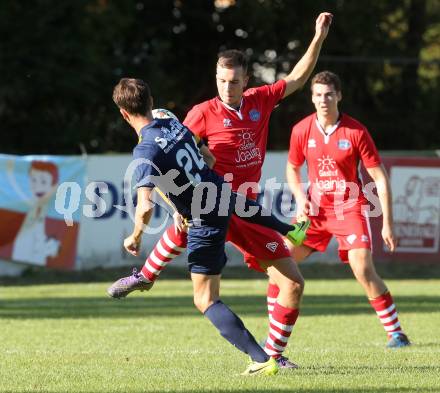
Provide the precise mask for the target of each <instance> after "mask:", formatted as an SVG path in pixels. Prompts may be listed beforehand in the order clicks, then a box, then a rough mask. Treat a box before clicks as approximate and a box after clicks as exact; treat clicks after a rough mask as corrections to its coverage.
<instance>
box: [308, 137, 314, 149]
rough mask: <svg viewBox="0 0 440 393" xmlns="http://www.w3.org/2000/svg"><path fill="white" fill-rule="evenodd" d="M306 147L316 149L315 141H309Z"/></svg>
mask: <svg viewBox="0 0 440 393" xmlns="http://www.w3.org/2000/svg"><path fill="white" fill-rule="evenodd" d="M307 146H308V148H309V149H310V148H313V147H316V141H315V140H314V139H309V140H308V142H307Z"/></svg>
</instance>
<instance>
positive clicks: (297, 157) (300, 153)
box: [287, 124, 306, 166]
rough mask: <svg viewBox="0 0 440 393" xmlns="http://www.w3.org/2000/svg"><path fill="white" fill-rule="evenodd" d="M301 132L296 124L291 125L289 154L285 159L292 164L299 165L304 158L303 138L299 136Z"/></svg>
mask: <svg viewBox="0 0 440 393" xmlns="http://www.w3.org/2000/svg"><path fill="white" fill-rule="evenodd" d="M302 134H303V133H302V132H301V129H300V128H299V125H298V124H297V125H295V126H293V127H292V133H291V135H290V146H289V155H288V157H287V159H288V161H289V162H290V163H291V164H292V165H294V166H301V165H302V164H303V163H304V161H305V159H306V157H305V155H304V150H303V139H304V138H302V137H301V135H302Z"/></svg>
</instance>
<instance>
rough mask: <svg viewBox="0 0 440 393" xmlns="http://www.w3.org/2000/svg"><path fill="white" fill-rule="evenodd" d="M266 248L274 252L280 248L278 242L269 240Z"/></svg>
mask: <svg viewBox="0 0 440 393" xmlns="http://www.w3.org/2000/svg"><path fill="white" fill-rule="evenodd" d="M266 248H267V249H268V250H270V251H272V252H275V251H276V250H277V248H278V243H277V242H269V243H267V244H266Z"/></svg>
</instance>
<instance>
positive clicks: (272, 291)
mask: <svg viewBox="0 0 440 393" xmlns="http://www.w3.org/2000/svg"><path fill="white" fill-rule="evenodd" d="M279 293H280V288H278V286H277V285H276V284H271V283H269V285H268V286H267V313H268V314H269V320H270V317H271V315H272V311H273V307H274V305H275V302H276V301H277V297H278V294H279Z"/></svg>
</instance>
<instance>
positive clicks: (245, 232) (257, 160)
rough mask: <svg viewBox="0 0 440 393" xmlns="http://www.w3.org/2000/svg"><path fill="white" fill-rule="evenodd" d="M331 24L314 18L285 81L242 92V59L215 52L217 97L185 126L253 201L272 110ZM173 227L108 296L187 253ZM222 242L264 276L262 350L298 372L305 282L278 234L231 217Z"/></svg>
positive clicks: (312, 58)
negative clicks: (295, 343) (293, 351)
mask: <svg viewBox="0 0 440 393" xmlns="http://www.w3.org/2000/svg"><path fill="white" fill-rule="evenodd" d="M331 21H332V15H331V14H329V13H321V14H320V15H319V16H318V18H317V19H316V25H315V36H314V37H313V40H312V42H311V43H310V46H309V47H308V49H307V51H306V53H305V54H304V56H303V57H302V58H301V59H300V60H299V61H298V63H297V64H296V65H295V67H294V68H293V69H292V71H291V72H290V73H289V74H288V75H287V76H285V77H284V78H283V79H280V80H278V81H277V82H275V83H274V84H272V85H264V86H261V87H258V88H252V89H248V90H246V88H247V83H248V79H249V77H248V75H247V59H246V57H245V55H244V54H243V53H242V52H240V51H237V50H228V51H225V52H222V53H220V54H219V57H218V62H217V67H216V80H217V90H218V96H217V97H215V98H213V99H211V100H208V101H205V102H202V103H201V104H199V105H196V106H194V107H193V108H192V109H191V111H190V112H189V113H188V115H187V117H186V119H185V120H184V122H183V123H184V124H185V125H186V126H187V127H188V128H189V129H190V130H191V131H192V132H194V133H195V134H196V135H197V136H199V137H200V138H201V139H203V140H204V141H205V142H206V143H207V145H208V147H209V150H211V152H212V154H213V155H214V157H215V159H216V162H215V165H214V168H213V169H214V171H215V172H217V173H218V174H220V175H222V176H224V177H225V179H226V180H227V181H231V184H232V189H233V190H234V191H237V192H239V193H242V194H246V195H247V196H251V197H252V196H255V193H256V191H257V186H258V181H259V180H260V176H261V167H262V165H263V161H264V157H265V153H266V141H267V136H268V123H269V118H270V115H271V113H272V110H273V109H274V107H275V105H276V104H277V103H278V102H279V101H280V100H281V99H283V98H285V97H287V96H288V95H290V94H292V93H293V92H294V91H296V90H297V89H299V88H300V87H302V86H303V85H304V84H305V83H306V81H307V79H308V78H309V77H310V74H311V73H312V71H313V68H314V67H315V64H316V61H317V59H318V56H319V52H320V50H321V46H322V43H323V41H324V39H325V38H326V36H327V34H328V30H329V27H330V24H331ZM203 150H204V149H201V151H202V153H203ZM206 150H207V149H206ZM250 183H251V184H253V187H251V185H250ZM176 228H177V230H176ZM176 228H175V226H171V227H170V228H168V229H167V230H166V232H165V233H164V235H163V237H162V239H161V240H160V241H159V243H158V244H157V246H156V247H155V249H154V250H153V251H152V252H151V254H150V256H149V257H148V259H147V260H146V262H145V265H144V266H143V268H142V270H141V272H140V273H139V274H138V273H135V277H137V280H138V281H137V283H136V282H135V280H128V278H123V279H120V280H118V281H116V282H115V283H114V284H113V285H112V286H111V287H110V288H109V290H108V293H109V294H110V296H112V297H124V296H126V295H127V294H128V293H130V292H131V291H133V290H136V289H149V288H151V286H152V283H153V282H154V281H155V280H156V278H157V277H158V275H159V274H160V272H161V271H162V270H163V269H164V267H165V266H167V265H168V264H169V262H170V261H171V260H172V259H173V258H174V257H176V256H177V255H179V254H180V253H181V252H182V251H183V250H184V249H185V248H186V243H187V240H186V233H185V232H184V231H181V230H179V228H180V225H177V226H176ZM227 240H228V241H230V242H232V243H233V244H234V245H235V246H236V247H237V248H238V249H239V250H240V251H241V252H242V253H243V255H244V258H245V262H246V263H247V264H248V266H249V267H250V268H253V269H256V270H259V271H262V272H265V273H267V274H268V276H269V279H270V281H269V286H268V293H267V295H268V296H267V299H268V309H269V335H268V337H267V340H266V344H265V351H266V352H267V354H268V355H270V356H272V357H273V358H275V359H276V360H277V362H278V364H279V366H280V367H281V368H296V367H297V366H296V365H295V364H294V363H292V362H290V361H289V360H288V359H287V358H285V357H284V356H283V351H284V349H285V348H286V345H287V342H288V340H289V337H290V335H291V332H292V329H293V327H294V325H295V322H296V320H297V317H298V313H299V305H300V301H301V296H302V293H303V288H304V280H303V277H302V275H301V273H300V272H299V270H298V268H297V266H296V264H295V263H294V261H293V260H292V258H291V256H290V252H289V250H288V248H287V246H286V245H285V243H284V240H283V238H282V236H280V235H279V234H278V233H277V232H275V231H273V230H269V229H266V228H263V227H262V226H259V225H255V224H251V223H247V222H244V221H243V220H241V219H240V218H239V217H236V216H232V218H231V220H230V222H229V229H228V234H227ZM142 281H145V283H142Z"/></svg>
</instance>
